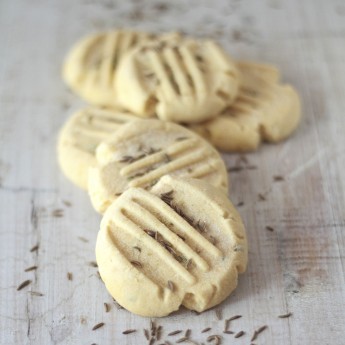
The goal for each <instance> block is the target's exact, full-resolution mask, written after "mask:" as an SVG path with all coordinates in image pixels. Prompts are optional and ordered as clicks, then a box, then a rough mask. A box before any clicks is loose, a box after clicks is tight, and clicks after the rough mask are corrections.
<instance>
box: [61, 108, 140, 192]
mask: <svg viewBox="0 0 345 345" xmlns="http://www.w3.org/2000/svg"><path fill="white" fill-rule="evenodd" d="M135 119H137V117H136V116H132V115H130V114H128V113H126V112H125V111H121V110H106V109H101V108H91V107H89V108H86V109H83V110H79V111H78V112H76V113H75V114H73V115H72V116H71V117H70V118H69V119H68V120H67V121H66V123H65V124H64V126H63V128H62V129H61V131H60V134H59V138H58V145H57V152H58V161H59V165H60V168H61V170H62V171H63V173H64V174H65V175H66V177H67V178H68V179H69V180H71V181H72V182H73V183H74V184H76V185H77V186H79V187H81V188H83V189H87V183H88V182H87V181H88V170H89V168H90V167H91V166H94V165H95V164H96V158H95V150H96V147H97V146H98V144H99V143H100V142H101V141H102V140H104V139H105V138H106V137H107V136H109V135H110V134H111V133H113V132H114V131H116V130H117V129H118V128H119V127H120V126H121V125H122V124H123V123H126V122H128V121H131V120H135Z"/></svg>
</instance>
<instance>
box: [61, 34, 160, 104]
mask: <svg viewBox="0 0 345 345" xmlns="http://www.w3.org/2000/svg"><path fill="white" fill-rule="evenodd" d="M153 37H154V36H153V35H150V34H148V33H143V32H134V31H125V30H115V31H109V32H102V33H97V34H94V35H90V36H87V37H85V38H83V39H82V40H80V41H79V42H77V43H76V45H75V46H74V47H73V48H72V49H71V51H70V52H69V54H68V56H67V58H66V60H65V63H64V66H63V79H64V81H65V82H66V84H67V85H68V86H69V87H70V88H71V89H72V90H73V91H74V92H75V93H76V94H78V95H79V96H80V97H82V98H83V99H85V100H86V101H88V102H89V103H91V104H94V105H102V106H109V107H112V106H117V105H118V102H117V97H116V93H115V90H114V83H113V82H114V78H115V75H116V73H117V68H118V65H119V62H120V60H121V58H122V57H123V55H124V54H125V53H127V51H128V50H130V49H131V48H132V47H134V46H136V45H137V44H139V43H142V42H144V41H146V40H149V39H152V38H153Z"/></svg>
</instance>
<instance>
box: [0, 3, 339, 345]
mask: <svg viewBox="0 0 345 345" xmlns="http://www.w3.org/2000/svg"><path fill="white" fill-rule="evenodd" d="M344 18H345V6H344V4H342V2H336V1H331V2H326V1H321V0H315V1H313V0H306V1H303V2H301V1H297V0H291V1H279V0H267V1H266V2H258V1H254V0H250V1H246V2H243V1H222V0H217V1H213V2H212V4H211V2H209V1H207V0H201V1H198V2H197V3H195V4H191V3H188V2H185V1H182V0H175V1H174V2H167V3H163V2H159V3H158V2H153V1H145V2H144V3H142V2H136V1H133V2H121V1H114V2H113V1H103V0H102V1H98V2H91V1H82V0H78V1H73V2H72V1H59V2H46V1H43V0H35V1H32V2H24V1H2V2H1V3H0V47H1V54H0V209H1V212H0V343H1V344H79V343H85V344H92V343H97V344H114V343H116V344H128V345H131V344H144V343H145V338H144V335H143V332H142V329H143V328H148V327H149V325H150V319H148V318H142V317H138V316H135V315H133V314H131V313H129V312H127V311H125V310H121V309H118V308H117V307H116V305H115V304H114V303H113V301H112V299H111V297H110V296H109V295H108V293H107V292H106V289H105V287H104V285H103V283H102V282H101V281H100V279H99V278H98V276H97V268H95V267H92V265H90V262H92V261H94V260H95V258H94V244H95V239H96V236H97V231H98V227H99V221H100V216H99V215H97V214H96V213H95V212H94V211H93V209H92V207H91V205H90V202H89V199H88V196H87V194H86V193H85V192H83V191H81V190H79V189H77V188H76V187H75V186H73V185H72V184H70V183H69V182H68V181H67V180H66V179H65V178H64V177H63V176H62V174H61V173H60V171H59V169H58V166H57V162H56V155H55V144H56V136H57V132H58V130H59V128H60V127H61V125H62V124H63V122H64V120H65V119H66V118H67V117H68V116H69V114H71V112H72V111H73V110H75V109H78V108H79V107H80V106H81V104H83V102H82V101H81V100H79V99H78V98H77V97H76V96H74V95H73V94H72V93H71V92H69V91H68V90H67V88H66V87H65V86H64V85H63V83H62V81H61V79H60V68H61V64H62V61H63V58H64V56H65V54H66V52H67V50H68V49H69V47H70V46H71V45H72V44H73V43H74V42H75V41H76V40H77V39H79V38H80V37H81V36H82V35H85V34H88V33H90V32H95V31H97V30H101V29H106V28H112V27H114V26H118V27H121V26H122V27H132V28H140V29H144V30H152V31H166V30H183V31H185V32H187V33H190V34H193V35H197V36H208V37H212V38H215V39H218V40H219V41H220V42H221V43H222V44H223V45H224V46H225V47H226V49H227V50H228V51H229V52H230V53H231V54H232V55H233V56H234V57H236V58H245V59H257V60H260V61H266V62H271V63H275V64H277V66H279V68H280V69H281V70H282V75H283V80H285V81H286V82H289V83H291V84H293V85H295V86H296V87H297V89H298V90H299V92H300V94H301V98H302V100H303V111H304V119H303V122H302V124H301V126H300V128H299V129H298V130H297V132H296V133H295V134H294V135H293V137H292V138H290V139H289V140H287V141H286V142H283V143H281V144H278V145H263V146H262V147H261V148H260V150H259V151H258V152H255V153H250V154H247V155H246V157H247V159H248V161H249V162H250V164H252V165H255V166H257V167H258V168H257V169H255V170H242V171H240V172H237V173H232V174H231V184H232V186H231V199H232V200H233V202H234V204H238V203H239V202H243V205H242V206H240V207H239V211H240V213H241V215H242V217H243V219H244V222H245V224H246V228H247V232H248V239H249V245H250V247H249V260H250V261H249V266H248V270H247V272H246V273H245V274H244V275H243V276H241V277H240V280H239V285H238V288H237V290H236V291H235V292H234V293H233V294H232V296H231V297H230V298H228V299H227V300H226V301H225V302H224V303H222V304H221V305H220V306H219V309H220V310H221V313H222V320H218V319H217V316H216V312H215V309H213V310H210V311H207V312H205V313H203V314H201V315H195V314H193V313H191V312H190V311H187V310H185V309H182V310H181V311H179V312H177V313H175V314H173V315H171V316H169V317H166V318H162V319H159V320H156V322H157V324H159V325H162V326H163V337H162V339H167V340H169V341H171V343H174V341H175V340H177V339H178V338H179V335H176V336H174V337H173V336H168V335H167V334H168V333H169V332H171V331H174V330H177V329H182V330H186V329H188V328H190V329H192V334H191V339H193V340H194V341H197V342H198V343H201V342H204V343H206V338H207V336H209V335H210V334H221V335H222V336H223V343H224V344H228V343H238V344H249V343H250V338H251V335H252V333H253V332H254V330H255V329H258V328H259V327H260V326H262V325H268V329H267V330H265V331H264V332H263V333H262V334H260V336H259V337H258V340H257V341H256V342H255V343H257V344H282V345H285V344H288V345H295V344H296V345H298V344H313V343H316V344H332V345H341V344H343V343H344V339H343V337H344V334H345V323H344V319H345V274H344V273H345V268H344V267H345V232H344V228H345V211H344V205H345V197H344V195H345V183H344V181H345V173H344V167H345V136H344V133H345V118H344V114H343V110H344V109H345V99H344V97H343V95H344V92H345V78H344V72H345V70H344V61H345V47H344V44H343V41H344V39H343V38H344V33H345V20H344ZM223 157H224V159H225V161H226V163H227V165H228V166H235V165H236V164H238V163H237V162H238V159H239V157H240V155H237V154H232V155H231V154H224V155H223ZM276 175H280V176H283V177H284V180H283V181H275V180H274V176H276ZM259 194H262V195H264V196H265V200H260V197H259ZM66 201H68V202H67V204H66ZM69 203H70V204H69ZM56 210H61V211H58V212H56ZM60 214H61V215H62V216H61V217H60V216H56V215H60ZM54 215H55V216H54ZM267 226H269V227H271V228H273V231H269V230H267V229H266V227H267ZM37 244H38V245H39V248H38V249H37V250H33V251H30V249H32V248H33V247H35V245H37ZM32 266H37V269H35V270H32V271H29V272H25V269H26V268H29V267H32ZM68 272H70V273H71V274H72V276H70V280H69V279H68V277H67V274H68ZM25 280H31V283H30V285H28V286H27V287H25V288H23V289H22V290H20V291H17V287H18V286H19V285H20V284H21V283H22V282H24V281H25ZM40 293H42V294H43V295H42V296H41V295H40ZM103 303H107V304H108V305H109V306H110V311H109V312H108V313H107V312H105V309H104V304H103ZM287 312H292V313H293V315H292V316H291V317H290V318H287V319H281V318H278V315H281V314H285V313H287ZM237 314H239V315H243V317H242V318H240V319H238V320H235V321H232V322H231V325H230V327H231V330H234V331H236V332H238V331H241V330H243V331H245V332H246V334H245V335H243V336H242V337H241V338H238V339H236V340H234V338H233V335H228V334H223V333H222V331H223V325H224V319H226V318H229V317H231V316H233V315H237ZM100 322H104V323H105V325H104V326H103V327H101V328H99V329H97V330H95V331H92V328H93V327H94V326H95V325H96V324H98V323H100ZM206 327H212V330H211V331H210V332H208V333H201V331H202V330H203V329H204V328H206ZM132 328H134V329H137V330H138V331H137V332H135V333H133V334H129V335H123V334H122V332H123V331H124V330H126V329H132ZM158 343H159V342H157V344H158Z"/></svg>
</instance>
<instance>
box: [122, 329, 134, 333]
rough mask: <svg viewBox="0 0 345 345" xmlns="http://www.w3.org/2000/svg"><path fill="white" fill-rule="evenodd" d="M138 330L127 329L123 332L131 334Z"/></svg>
mask: <svg viewBox="0 0 345 345" xmlns="http://www.w3.org/2000/svg"><path fill="white" fill-rule="evenodd" d="M136 331H137V330H136V329H127V330H126V331H123V332H122V334H131V333H134V332H136Z"/></svg>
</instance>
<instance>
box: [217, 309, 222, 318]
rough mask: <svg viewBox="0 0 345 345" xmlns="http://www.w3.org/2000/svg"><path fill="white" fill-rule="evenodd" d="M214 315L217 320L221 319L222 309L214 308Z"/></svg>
mask: <svg viewBox="0 0 345 345" xmlns="http://www.w3.org/2000/svg"><path fill="white" fill-rule="evenodd" d="M216 316H217V319H218V320H221V319H222V311H221V310H220V309H216Z"/></svg>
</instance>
